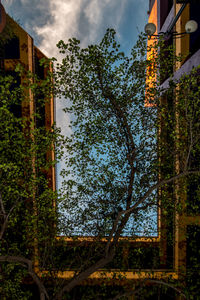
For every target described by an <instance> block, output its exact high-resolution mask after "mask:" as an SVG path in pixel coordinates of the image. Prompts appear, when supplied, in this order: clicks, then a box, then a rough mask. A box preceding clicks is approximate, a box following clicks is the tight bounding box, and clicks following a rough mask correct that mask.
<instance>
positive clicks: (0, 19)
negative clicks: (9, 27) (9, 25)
mask: <svg viewBox="0 0 200 300" xmlns="http://www.w3.org/2000/svg"><path fill="white" fill-rule="evenodd" d="M5 25H6V12H5V9H4V7H3V5H2V4H1V0H0V33H1V32H2V31H3V30H4V27H5Z"/></svg>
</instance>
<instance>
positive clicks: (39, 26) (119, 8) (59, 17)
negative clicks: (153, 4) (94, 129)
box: [1, 0, 149, 188]
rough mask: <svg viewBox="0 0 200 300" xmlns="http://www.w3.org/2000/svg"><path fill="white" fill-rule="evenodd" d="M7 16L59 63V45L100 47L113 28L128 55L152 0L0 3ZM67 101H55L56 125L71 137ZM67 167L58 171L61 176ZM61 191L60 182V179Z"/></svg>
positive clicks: (5, 0)
mask: <svg viewBox="0 0 200 300" xmlns="http://www.w3.org/2000/svg"><path fill="white" fill-rule="evenodd" d="M1 2H2V4H3V5H4V8H5V10H6V12H7V13H8V14H9V15H10V16H11V17H12V18H13V19H14V20H16V21H17V22H18V23H19V24H20V25H21V26H22V27H23V28H24V29H25V30H26V31H27V32H28V33H29V34H30V35H31V36H32V38H33V39H34V44H35V45H36V46H37V47H38V48H39V49H40V50H41V51H42V52H43V53H44V54H45V55H47V56H48V57H56V58H57V59H59V58H60V57H59V53H58V50H57V47H56V44H57V43H58V42H59V40H61V39H62V40H64V41H65V42H66V41H67V40H68V39H69V38H72V37H76V38H77V39H79V40H80V42H81V46H83V47H87V45H88V44H92V43H98V42H99V41H101V39H102V38H103V36H104V34H105V32H106V29H107V28H114V29H115V30H116V32H117V38H118V41H119V43H120V44H121V46H122V50H124V51H125V52H129V51H130V49H131V48H132V47H133V45H134V44H135V43H136V41H137V37H138V34H139V33H140V32H141V31H144V26H145V24H146V23H147V22H148V14H147V11H148V6H149V0H1ZM65 101H66V100H65V99H62V100H59V101H56V123H57V126H59V127H61V128H62V132H63V133H64V134H68V133H69V130H70V129H69V126H68V125H69V117H68V116H67V115H66V114H65V113H63V112H62V109H63V107H64V106H65V103H66V102H65ZM63 166H64V163H62V162H61V163H60V164H59V165H58V167H57V170H58V173H59V170H60V169H62V167H63ZM57 183H58V188H59V187H60V186H61V179H60V178H59V176H57Z"/></svg>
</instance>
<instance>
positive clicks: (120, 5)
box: [2, 0, 149, 56]
mask: <svg viewBox="0 0 200 300" xmlns="http://www.w3.org/2000/svg"><path fill="white" fill-rule="evenodd" d="M148 3H149V0H2V4H3V5H4V7H5V9H6V11H7V12H8V13H9V15H10V16H11V17H13V18H14V19H15V20H17V21H19V22H20V24H21V25H22V27H23V28H24V29H25V30H26V31H27V32H28V33H29V34H30V35H31V36H32V37H33V38H34V40H35V44H36V45H37V46H38V47H40V48H41V50H43V52H44V53H45V54H47V55H48V56H56V54H57V50H56V47H55V45H56V43H57V42H58V41H59V40H60V39H63V40H65V41H66V40H68V38H70V37H77V38H78V39H80V40H81V42H82V45H83V46H87V45H88V44H89V43H96V42H98V41H99V40H100V39H101V38H102V36H103V35H104V33H105V31H106V29H107V28H108V27H111V28H115V29H116V31H117V33H118V37H119V41H120V42H121V44H122V45H123V47H124V49H130V48H131V46H132V45H133V44H134V43H135V41H136V39H137V36H138V32H140V31H143V29H144V25H145V23H146V22H147V17H148V16H147V10H148Z"/></svg>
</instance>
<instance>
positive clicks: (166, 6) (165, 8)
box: [160, 0, 173, 28]
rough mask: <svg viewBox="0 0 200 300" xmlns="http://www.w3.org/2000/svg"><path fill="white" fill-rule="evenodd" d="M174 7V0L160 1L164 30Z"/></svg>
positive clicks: (161, 22) (161, 21) (161, 23)
mask: <svg viewBox="0 0 200 300" xmlns="http://www.w3.org/2000/svg"><path fill="white" fill-rule="evenodd" d="M172 6H173V0H165V1H160V28H162V26H163V24H164V22H165V20H166V18H167V16H168V14H169V12H170V10H171V8H172Z"/></svg>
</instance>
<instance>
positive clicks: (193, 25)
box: [185, 20, 198, 33]
mask: <svg viewBox="0 0 200 300" xmlns="http://www.w3.org/2000/svg"><path fill="white" fill-rule="evenodd" d="M197 28H198V24H197V22H196V21H194V20H189V21H188V22H187V23H186V24H185V31H186V33H192V32H195V31H196V30H197Z"/></svg>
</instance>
